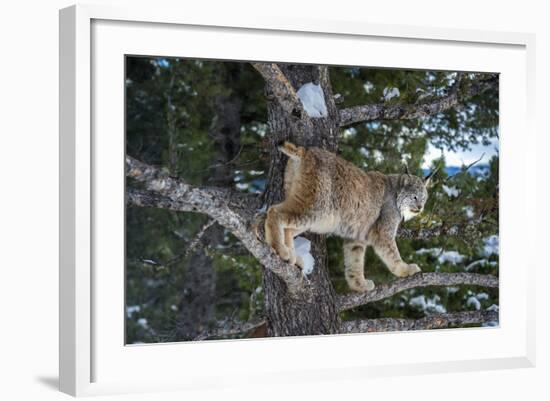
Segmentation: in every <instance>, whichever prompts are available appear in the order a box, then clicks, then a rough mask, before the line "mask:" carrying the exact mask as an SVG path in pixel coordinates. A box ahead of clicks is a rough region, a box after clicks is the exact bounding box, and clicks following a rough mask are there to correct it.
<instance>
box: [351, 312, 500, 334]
mask: <svg viewBox="0 0 550 401" xmlns="http://www.w3.org/2000/svg"><path fill="white" fill-rule="evenodd" d="M488 322H498V312H495V311H471V312H456V313H442V314H436V315H430V316H426V317H423V318H421V319H417V320H414V319H397V318H381V319H361V320H351V321H346V322H343V323H342V326H341V330H340V332H341V333H342V334H344V333H371V332H380V331H409V330H432V329H445V328H448V327H460V326H464V325H467V324H475V325H479V324H483V323H488Z"/></svg>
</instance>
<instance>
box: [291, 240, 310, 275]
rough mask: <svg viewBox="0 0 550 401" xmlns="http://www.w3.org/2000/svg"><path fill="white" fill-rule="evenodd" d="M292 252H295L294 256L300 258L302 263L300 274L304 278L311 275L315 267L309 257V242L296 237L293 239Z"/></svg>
mask: <svg viewBox="0 0 550 401" xmlns="http://www.w3.org/2000/svg"><path fill="white" fill-rule="evenodd" d="M294 250H295V251H296V256H297V257H300V258H302V261H303V262H304V266H303V268H302V273H304V274H305V275H306V276H307V275H309V274H311V272H313V268H314V267H315V259H313V255H311V242H310V241H309V240H308V239H306V238H304V237H296V238H294Z"/></svg>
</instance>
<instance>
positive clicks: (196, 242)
mask: <svg viewBox="0 0 550 401" xmlns="http://www.w3.org/2000/svg"><path fill="white" fill-rule="evenodd" d="M215 223H216V220H213V219H210V220H208V221H207V222H206V224H204V225H203V226H202V227H201V229H200V230H199V232H198V233H197V235H196V236H195V238H193V241H191V243H190V244H189V246H188V247H187V249H186V250H185V253H184V254H183V258H186V257H188V256H189V255H191V253H192V252H194V251H195V250H196V249H197V247H198V246H199V244H200V242H201V241H202V237H204V234H206V231H208V229H209V228H210V227H212V226H213V225H214V224H215Z"/></svg>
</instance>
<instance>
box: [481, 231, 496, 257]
mask: <svg viewBox="0 0 550 401" xmlns="http://www.w3.org/2000/svg"><path fill="white" fill-rule="evenodd" d="M491 255H498V235H491V236H490V237H487V238H485V239H484V240H483V256H486V257H489V256H491Z"/></svg>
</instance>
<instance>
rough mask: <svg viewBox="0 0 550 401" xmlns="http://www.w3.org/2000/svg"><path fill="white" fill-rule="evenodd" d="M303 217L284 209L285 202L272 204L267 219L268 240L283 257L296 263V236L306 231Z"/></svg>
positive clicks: (266, 237) (266, 233)
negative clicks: (303, 225)
mask: <svg viewBox="0 0 550 401" xmlns="http://www.w3.org/2000/svg"><path fill="white" fill-rule="evenodd" d="M302 220H303V218H301V217H300V216H299V215H297V214H295V213H290V212H287V211H285V210H284V204H283V203H280V204H278V205H275V206H272V207H271V208H269V210H268V212H267V218H266V220H265V239H266V242H267V243H268V244H269V245H271V246H272V247H273V249H275V252H277V253H278V254H279V256H280V257H281V259H283V260H285V261H288V262H289V263H292V264H295V263H296V262H297V261H296V256H295V253H294V236H295V235H297V234H298V233H300V232H303V231H305V228H302V227H301V221H302Z"/></svg>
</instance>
